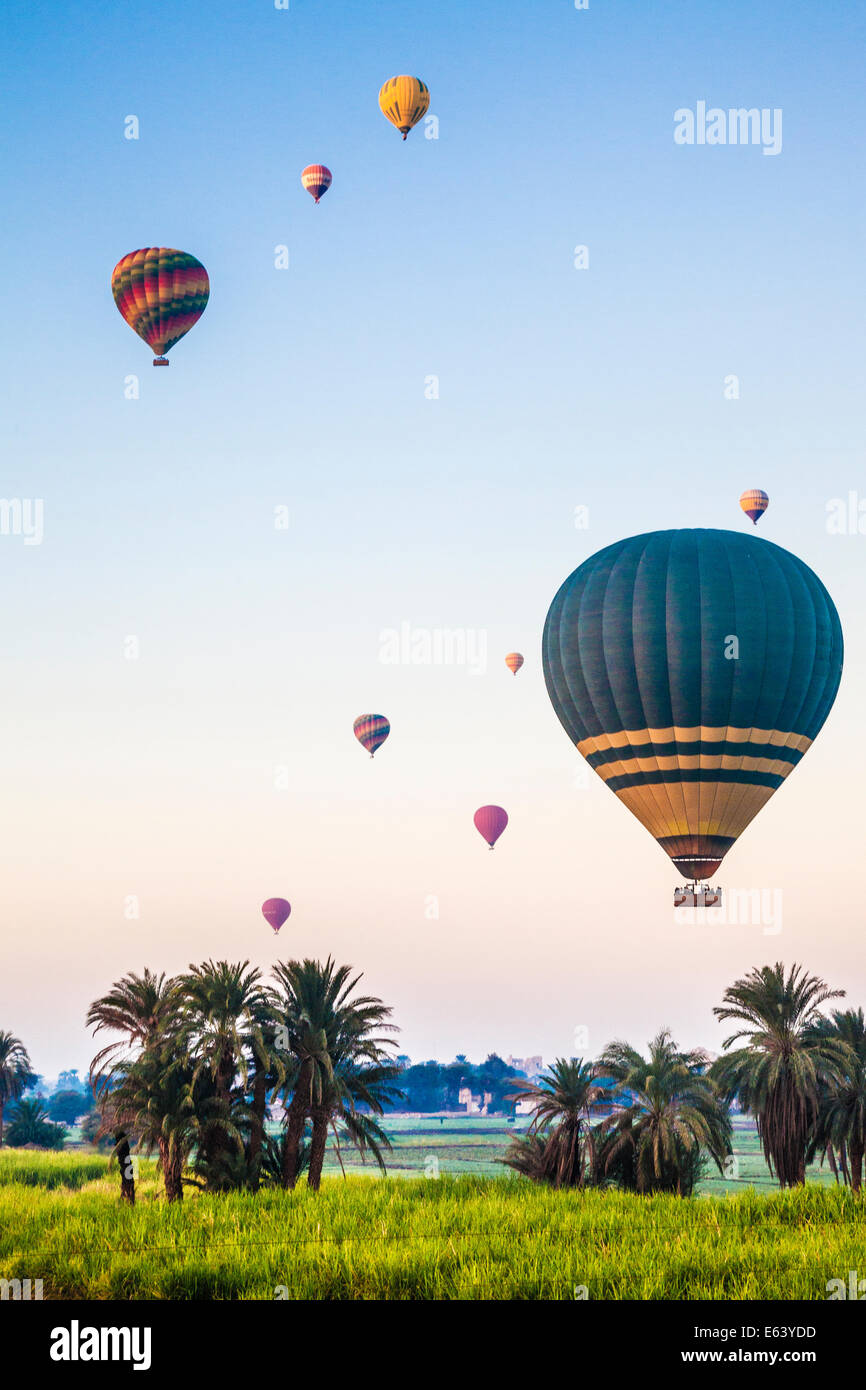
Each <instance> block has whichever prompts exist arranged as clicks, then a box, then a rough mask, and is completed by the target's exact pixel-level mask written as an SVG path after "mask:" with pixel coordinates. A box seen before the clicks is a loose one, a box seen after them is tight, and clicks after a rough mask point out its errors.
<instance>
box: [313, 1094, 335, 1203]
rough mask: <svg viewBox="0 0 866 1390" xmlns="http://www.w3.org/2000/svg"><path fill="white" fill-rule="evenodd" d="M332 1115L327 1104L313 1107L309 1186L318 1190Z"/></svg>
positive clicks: (315, 1190)
mask: <svg viewBox="0 0 866 1390" xmlns="http://www.w3.org/2000/svg"><path fill="white" fill-rule="evenodd" d="M330 1120H331V1115H330V1110H329V1107H328V1106H327V1105H317V1106H315V1107H314V1109H313V1140H312V1143H311V1145H310V1171H309V1172H308V1174H307V1186H308V1187H311V1188H312V1189H313V1191H314V1192H318V1190H319V1184H320V1183H321V1181H322V1165H323V1164H324V1162H325V1149H326V1147H327V1143H328V1125H329V1124H330Z"/></svg>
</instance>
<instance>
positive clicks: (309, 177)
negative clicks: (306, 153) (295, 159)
mask: <svg viewBox="0 0 866 1390" xmlns="http://www.w3.org/2000/svg"><path fill="white" fill-rule="evenodd" d="M301 183H302V184H303V185H304V187H305V188H306V190H307V192H308V193H309V194H311V195H312V197H313V198H315V200H316V202H318V201H319V199H320V198H321V196H322V194H323V193H327V191H328V189H329V188H330V187H331V171H330V169H328V168H327V166H326V165H324V164H308V165H307V167H306V169H304V171H303V173H302V174H301Z"/></svg>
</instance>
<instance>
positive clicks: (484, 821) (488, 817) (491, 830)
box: [474, 806, 508, 849]
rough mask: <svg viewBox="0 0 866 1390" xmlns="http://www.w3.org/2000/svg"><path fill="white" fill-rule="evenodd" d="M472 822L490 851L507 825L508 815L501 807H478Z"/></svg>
mask: <svg viewBox="0 0 866 1390" xmlns="http://www.w3.org/2000/svg"><path fill="white" fill-rule="evenodd" d="M474 821H475V829H476V830H477V831H478V834H479V835H480V836H481V838H482V839H483V840H486V841H487V843H488V845H489V846H490V848H491V849H492V848H493V846H494V845H495V844H496V841H497V840H498V839H499V836H500V835H501V834H502V832H503V830H504V829H505V827H506V825H507V824H508V813H507V812H506V811H503V809H502V807H501V806H479V807H478V810H477V811H476V812H475V816H474Z"/></svg>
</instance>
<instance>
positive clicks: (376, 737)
mask: <svg viewBox="0 0 866 1390" xmlns="http://www.w3.org/2000/svg"><path fill="white" fill-rule="evenodd" d="M352 727H353V728H354V730H355V738H356V739H357V740H358V742H359V743H362V744H363V745H364V747H365V748H366V750H367V752H368V753H369V754H370V757H371V758H372V756H373V754H374V753H375V751H376V749H377V748H381V747H382V744H383V743H384V742H385V739H386V738H387V737H388V735H389V734H390V732H391V725H390V724H389V723H388V720H387V719H386V718H385V716H384V714H359V715H358V718H357V719H356V720H355V723H354V724H353V726H352Z"/></svg>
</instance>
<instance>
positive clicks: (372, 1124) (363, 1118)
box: [307, 1009, 400, 1192]
mask: <svg viewBox="0 0 866 1390" xmlns="http://www.w3.org/2000/svg"><path fill="white" fill-rule="evenodd" d="M384 1012H385V1013H390V1010H389V1009H385V1010H384ZM334 1054H336V1056H335V1055H334ZM371 1056H372V1058H373V1060H370V1058H371ZM331 1058H332V1065H333V1070H332V1075H331V1079H330V1080H329V1081H326V1082H325V1084H324V1086H323V1088H322V1093H321V1095H320V1097H319V1099H318V1101H317V1102H316V1103H315V1104H314V1105H313V1108H312V1120H313V1134H312V1139H311V1142H310V1171H309V1176H308V1178H307V1184H308V1186H309V1187H311V1188H312V1189H313V1191H314V1192H318V1190H319V1185H320V1183H321V1181H322V1166H323V1164H324V1161H325V1149H326V1147H327V1142H328V1130H329V1129H332V1130H333V1131H334V1137H335V1139H337V1152H338V1153H339V1138H338V1130H337V1124H338V1122H341V1123H342V1125H343V1130H344V1133H345V1134H346V1136H347V1137H348V1138H349V1139H350V1140H351V1141H352V1143H353V1144H354V1145H355V1147H356V1148H358V1149H360V1151H361V1153H362V1154H365V1153H367V1152H368V1151H369V1152H370V1153H371V1154H372V1155H373V1157H374V1159H375V1160H376V1162H377V1163H378V1165H379V1168H380V1169H381V1170H382V1172H383V1173H384V1172H385V1159H384V1155H383V1152H382V1150H383V1149H390V1148H391V1140H390V1139H389V1138H388V1135H387V1134H386V1132H385V1130H384V1129H383V1128H382V1126H381V1125H380V1124H378V1123H377V1121H376V1120H375V1119H374V1118H373V1116H374V1115H383V1114H384V1112H385V1106H386V1105H387V1104H389V1103H390V1102H392V1101H394V1100H396V1099H397V1098H398V1097H399V1095H400V1092H399V1090H398V1089H397V1088H396V1087H395V1086H394V1085H393V1084H392V1083H393V1082H394V1081H395V1080H396V1078H397V1077H398V1076H399V1075H400V1068H399V1067H398V1066H397V1065H396V1063H395V1062H394V1061H393V1059H392V1058H391V1057H389V1056H388V1055H387V1054H386V1053H385V1052H384V1051H381V1050H379V1049H378V1048H375V1049H370V1052H369V1053H367V1054H366V1055H364V1056H362V1055H361V1054H360V1053H357V1052H355V1051H353V1050H352V1049H351V1048H349V1049H346V1050H343V1049H342V1047H341V1044H340V1043H339V1042H338V1043H337V1044H336V1045H335V1046H334V1048H333V1051H332V1053H331ZM359 1105H361V1106H364V1107H366V1108H365V1109H363V1110H361V1109H359V1108H358V1106H359ZM368 1111H369V1112H372V1113H368Z"/></svg>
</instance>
